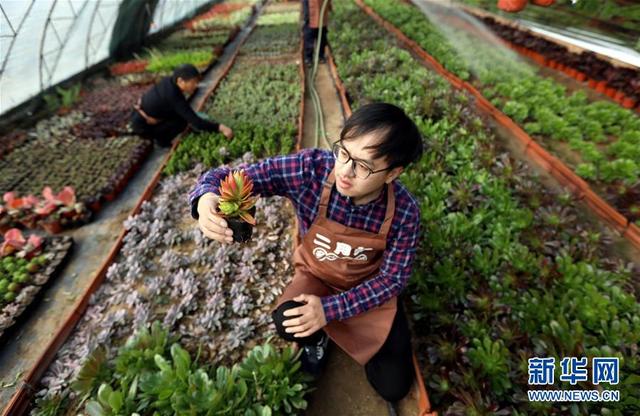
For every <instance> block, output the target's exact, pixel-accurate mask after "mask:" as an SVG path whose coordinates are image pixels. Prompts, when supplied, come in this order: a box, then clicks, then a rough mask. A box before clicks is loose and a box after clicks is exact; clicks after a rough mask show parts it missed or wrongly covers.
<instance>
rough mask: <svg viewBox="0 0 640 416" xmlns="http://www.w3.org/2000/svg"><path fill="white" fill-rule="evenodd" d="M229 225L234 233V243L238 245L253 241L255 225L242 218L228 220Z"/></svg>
mask: <svg viewBox="0 0 640 416" xmlns="http://www.w3.org/2000/svg"><path fill="white" fill-rule="evenodd" d="M227 225H228V226H229V228H230V229H231V231H233V241H234V242H236V243H246V242H247V241H249V240H251V235H252V234H253V225H251V224H249V223H248V222H245V221H243V220H242V219H240V218H227Z"/></svg>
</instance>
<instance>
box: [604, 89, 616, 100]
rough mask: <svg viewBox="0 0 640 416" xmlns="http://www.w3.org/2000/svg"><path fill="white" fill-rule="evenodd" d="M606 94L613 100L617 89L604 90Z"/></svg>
mask: <svg viewBox="0 0 640 416" xmlns="http://www.w3.org/2000/svg"><path fill="white" fill-rule="evenodd" d="M604 93H605V94H607V96H608V97H611V98H613V97H615V96H616V89H615V88H612V87H607V88H606V89H605V90H604Z"/></svg>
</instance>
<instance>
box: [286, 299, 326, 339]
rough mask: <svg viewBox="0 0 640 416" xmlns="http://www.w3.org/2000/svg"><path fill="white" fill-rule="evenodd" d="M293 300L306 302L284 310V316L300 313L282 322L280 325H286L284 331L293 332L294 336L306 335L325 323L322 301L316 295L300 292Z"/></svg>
mask: <svg viewBox="0 0 640 416" xmlns="http://www.w3.org/2000/svg"><path fill="white" fill-rule="evenodd" d="M293 300H295V301H296V302H303V303H306V305H303V306H298V307H297V308H291V309H287V310H286V311H284V313H283V315H284V316H296V315H301V316H298V317H297V318H292V319H287V320H286V321H284V322H282V325H283V326H284V327H286V329H285V331H286V332H288V333H293V334H294V335H293V336H294V337H296V338H301V337H308V336H309V335H311V334H313V333H314V332H316V331H317V330H319V329H321V328H323V327H324V326H325V325H327V319H326V318H325V316H324V309H323V308H322V301H321V300H320V298H319V297H318V296H315V295H305V294H302V295H299V296H296V297H295V298H293Z"/></svg>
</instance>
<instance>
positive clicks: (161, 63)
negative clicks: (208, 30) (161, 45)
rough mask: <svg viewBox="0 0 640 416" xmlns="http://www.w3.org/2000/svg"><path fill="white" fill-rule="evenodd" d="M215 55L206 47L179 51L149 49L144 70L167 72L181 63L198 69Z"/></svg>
mask: <svg viewBox="0 0 640 416" xmlns="http://www.w3.org/2000/svg"><path fill="white" fill-rule="evenodd" d="M214 58H215V56H214V55H213V51H212V50H210V49H208V48H206V49H205V48H200V49H189V50H181V51H172V50H167V51H166V52H165V51H164V50H160V49H150V50H149V56H148V61H149V65H147V68H146V70H147V71H149V72H159V73H165V74H168V73H170V72H171V71H173V70H174V69H175V68H176V67H178V66H180V65H183V64H193V65H195V66H196V67H198V68H199V69H201V70H203V69H206V68H207V67H208V66H209V65H210V64H211V63H213V62H212V59H214Z"/></svg>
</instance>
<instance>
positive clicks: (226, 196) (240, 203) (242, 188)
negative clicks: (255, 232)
mask: <svg viewBox="0 0 640 416" xmlns="http://www.w3.org/2000/svg"><path fill="white" fill-rule="evenodd" d="M218 192H219V194H220V201H219V204H218V209H219V210H220V212H221V213H222V214H223V216H224V217H227V218H233V217H240V218H242V219H243V220H244V221H245V222H247V223H249V224H251V225H256V220H255V218H254V217H253V215H251V213H250V212H249V210H251V208H253V207H254V206H255V204H256V201H257V200H258V198H257V197H254V196H252V193H253V181H252V180H251V178H250V177H249V176H248V175H247V174H246V173H245V172H244V171H243V170H239V171H235V172H231V173H229V175H227V177H226V178H224V179H223V180H222V181H221V182H220V187H219V188H218Z"/></svg>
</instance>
